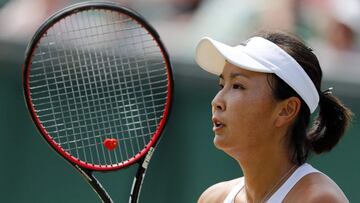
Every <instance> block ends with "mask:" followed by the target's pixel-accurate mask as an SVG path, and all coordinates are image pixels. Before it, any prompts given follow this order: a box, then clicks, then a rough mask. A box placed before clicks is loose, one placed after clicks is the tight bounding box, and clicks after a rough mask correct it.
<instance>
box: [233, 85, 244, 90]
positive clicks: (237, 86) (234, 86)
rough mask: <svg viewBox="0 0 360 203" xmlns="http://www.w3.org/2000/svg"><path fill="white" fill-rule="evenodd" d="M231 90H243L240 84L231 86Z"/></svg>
mask: <svg viewBox="0 0 360 203" xmlns="http://www.w3.org/2000/svg"><path fill="white" fill-rule="evenodd" d="M233 89H241V90H243V89H245V88H244V86H242V85H240V84H233Z"/></svg>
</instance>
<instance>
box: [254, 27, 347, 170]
mask: <svg viewBox="0 0 360 203" xmlns="http://www.w3.org/2000/svg"><path fill="white" fill-rule="evenodd" d="M256 36H259V37H263V38H265V39H267V40H269V41H271V42H273V43H275V44H276V45H278V46H279V47H280V48H282V49H283V50H284V51H286V52H287V53H288V54H289V55H290V56H292V57H293V58H294V59H295V60H296V61H297V62H298V63H299V64H300V66H301V67H302V68H303V69H304V71H305V72H306V73H307V75H308V76H309V77H310V79H311V80H312V82H313V83H314V85H315V87H316V89H317V91H318V93H319V97H320V101H319V113H318V115H317V117H316V118H315V120H314V123H313V125H312V127H311V128H310V129H309V130H308V125H309V122H310V110H309V107H308V106H307V105H306V103H305V102H304V101H303V100H302V99H301V97H300V96H299V95H298V94H297V93H296V92H295V91H294V90H293V89H292V88H291V87H290V86H289V85H288V84H286V83H285V82H284V81H283V80H282V79H280V78H279V77H278V76H276V75H274V74H272V77H273V80H272V82H271V87H272V91H273V95H274V97H275V99H277V100H284V99H287V98H290V97H292V96H296V97H298V98H299V99H300V100H301V107H300V111H299V113H298V115H297V117H296V119H295V121H294V123H293V125H292V127H291V128H290V131H289V134H290V138H289V141H290V147H291V149H292V152H293V154H292V161H293V162H294V163H296V164H298V165H301V164H303V163H304V162H305V161H306V160H307V158H308V156H309V153H310V152H315V153H317V154H320V153H323V152H327V151H330V150H331V149H332V148H333V147H334V146H335V145H336V144H337V143H338V142H339V140H340V138H341V137H342V136H343V135H344V133H345V131H346V129H347V128H348V125H349V123H350V122H351V117H352V112H351V110H350V109H348V108H347V107H345V106H344V105H343V104H342V102H341V101H340V100H339V99H338V98H336V97H335V96H334V95H333V94H332V92H331V91H324V92H322V91H321V80H322V71H321V67H320V64H319V61H318V59H317V57H316V56H315V54H314V53H313V51H312V49H311V48H309V47H307V46H306V45H305V43H304V42H303V41H302V40H300V39H299V38H297V37H295V36H294V35H291V34H288V33H283V32H261V33H258V34H257V35H256Z"/></svg>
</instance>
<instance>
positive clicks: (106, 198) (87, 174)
mask: <svg viewBox="0 0 360 203" xmlns="http://www.w3.org/2000/svg"><path fill="white" fill-rule="evenodd" d="M75 168H76V169H77V170H78V171H79V172H80V173H81V175H82V176H83V177H84V178H85V179H86V181H87V182H88V183H89V184H90V185H91V187H92V189H93V190H94V191H95V192H96V194H97V195H98V196H99V198H100V199H101V201H102V202H103V203H113V200H112V199H111V197H110V195H109V194H108V193H107V192H106V191H105V189H104V187H103V186H102V185H101V184H100V182H99V181H98V180H97V179H96V178H95V176H93V174H92V172H91V171H87V170H84V169H81V168H80V167H79V166H78V165H75Z"/></svg>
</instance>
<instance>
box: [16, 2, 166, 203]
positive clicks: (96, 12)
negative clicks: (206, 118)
mask: <svg viewBox="0 0 360 203" xmlns="http://www.w3.org/2000/svg"><path fill="white" fill-rule="evenodd" d="M23 85H24V94H25V100H26V104H27V107H28V110H29V112H30V114H31V117H32V120H33V121H34V123H35V124H36V127H37V128H38V130H39V131H40V133H41V134H42V136H43V137H44V138H45V140H46V141H47V143H49V144H50V146H51V147H52V148H53V149H55V151H56V152H57V153H59V154H60V155H61V156H62V157H63V158H65V159H66V160H67V161H68V162H69V163H71V165H73V166H74V167H75V168H76V169H77V170H78V171H79V172H80V173H81V174H82V175H83V176H84V178H85V180H86V181H87V182H88V183H89V184H90V185H91V186H92V188H93V189H94V190H95V191H96V193H97V194H98V195H99V197H100V198H101V200H102V201H103V202H113V201H112V199H111V198H110V196H109V195H108V193H107V192H106V191H105V189H104V188H103V187H102V185H101V184H100V183H99V182H98V180H97V179H96V178H95V176H94V175H93V172H94V171H101V172H105V171H114V170H119V169H123V168H125V167H128V166H130V165H133V164H135V163H137V164H138V165H139V166H138V170H137V173H136V175H135V177H134V182H133V185H132V189H131V192H130V199H129V202H132V203H135V202H138V196H139V192H140V190H141V185H142V182H143V178H144V175H145V172H146V169H147V167H148V164H149V161H150V158H151V156H152V154H153V152H154V149H155V147H156V144H157V142H158V140H159V138H160V136H161V134H162V132H163V130H164V127H165V124H166V121H167V119H168V117H169V112H170V108H171V101H172V91H173V78H172V71H171V64H170V61H169V56H168V53H167V51H166V49H165V47H164V45H163V43H162V42H161V40H160V37H159V35H158V34H157V32H156V31H155V30H154V29H153V27H151V26H150V25H149V24H148V23H147V22H146V21H145V20H144V18H142V17H141V16H140V15H139V14H137V13H136V12H134V11H132V10H130V9H127V8H124V7H121V6H120V5H118V4H115V3H110V2H84V3H80V4H75V5H72V6H69V7H67V8H65V9H63V10H61V11H59V12H57V13H55V14H54V15H53V16H51V17H50V18H49V19H47V20H46V22H45V23H44V24H43V25H42V26H41V27H40V28H39V29H38V30H37V31H36V33H35V35H34V36H33V38H32V40H31V41H30V43H29V45H28V47H27V50H26V56H25V64H24V71H23Z"/></svg>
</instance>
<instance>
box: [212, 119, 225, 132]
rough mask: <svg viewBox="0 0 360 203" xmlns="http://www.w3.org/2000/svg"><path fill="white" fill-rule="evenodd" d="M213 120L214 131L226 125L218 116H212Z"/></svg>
mask: <svg viewBox="0 0 360 203" xmlns="http://www.w3.org/2000/svg"><path fill="white" fill-rule="evenodd" d="M212 122H213V131H214V132H217V131H219V130H221V129H223V128H224V127H225V124H224V123H223V122H222V121H221V120H220V119H218V118H216V117H213V118H212Z"/></svg>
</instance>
